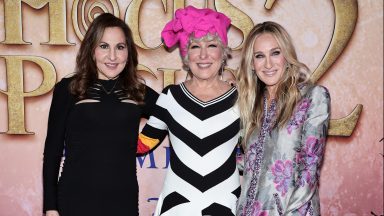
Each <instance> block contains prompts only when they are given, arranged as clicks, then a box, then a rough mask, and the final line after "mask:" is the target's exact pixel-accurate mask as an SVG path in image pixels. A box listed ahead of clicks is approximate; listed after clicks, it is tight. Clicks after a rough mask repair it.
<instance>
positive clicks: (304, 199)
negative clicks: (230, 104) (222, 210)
mask: <svg viewBox="0 0 384 216" xmlns="http://www.w3.org/2000/svg"><path fill="white" fill-rule="evenodd" d="M300 92H301V94H302V99H301V100H300V101H299V103H298V104H297V106H296V108H295V110H294V112H293V115H292V117H291V119H290V120H289V122H288V124H287V125H286V126H285V127H284V128H281V129H279V128H273V129H271V124H272V122H273V117H274V115H275V109H276V107H275V103H274V102H272V103H271V105H270V107H269V108H268V109H267V107H264V113H265V115H264V120H263V123H262V127H261V129H260V130H258V131H253V133H252V135H251V136H250V138H249V140H248V141H247V144H246V151H245V152H246V153H245V155H244V157H239V158H238V162H239V164H240V167H241V168H242V169H243V174H244V176H243V184H242V191H241V195H240V198H239V200H238V205H237V215H238V216H266V215H273V216H275V215H276V216H277V215H300V216H301V215H320V200H319V189H318V188H319V174H320V167H321V162H322V159H323V155H324V147H325V140H326V136H327V130H328V123H329V117H330V97H329V93H328V90H327V89H326V88H324V87H322V86H317V85H310V86H309V85H307V86H304V87H302V88H301V90H300ZM264 104H266V103H264Z"/></svg>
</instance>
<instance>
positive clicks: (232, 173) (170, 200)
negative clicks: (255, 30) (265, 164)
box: [142, 84, 240, 216]
mask: <svg viewBox="0 0 384 216" xmlns="http://www.w3.org/2000/svg"><path fill="white" fill-rule="evenodd" d="M236 97H237V92H236V88H235V87H233V88H231V89H230V90H229V91H227V92H226V93H225V94H223V95H221V96H219V97H217V98H215V99H213V100H210V101H208V102H203V101H201V100H199V99H198V98H196V97H194V96H193V95H192V94H191V93H190V92H189V91H188V90H187V88H186V87H185V86H184V84H180V85H172V86H168V87H167V88H165V89H164V90H163V92H162V94H161V95H160V97H159V99H158V100H157V103H156V108H155V110H154V111H153V114H152V116H151V117H150V119H149V120H148V122H147V125H146V126H145V127H144V129H143V131H142V134H144V135H145V136H147V137H150V138H154V139H159V140H160V141H162V140H163V139H164V138H165V136H166V135H169V139H170V143H171V146H172V148H171V157H170V166H169V169H168V171H167V174H166V178H165V181H164V186H163V189H162V192H161V194H160V196H159V201H158V205H157V208H156V212H155V216H156V215H162V216H169V215H172V216H189V215H190V216H199V215H211V216H226V215H234V214H235V210H236V201H237V199H238V197H239V195H240V180H239V173H238V170H237V168H236V150H235V149H236V144H237V141H238V137H239V113H238V111H237V109H236V108H235V107H234V102H235V100H236Z"/></svg>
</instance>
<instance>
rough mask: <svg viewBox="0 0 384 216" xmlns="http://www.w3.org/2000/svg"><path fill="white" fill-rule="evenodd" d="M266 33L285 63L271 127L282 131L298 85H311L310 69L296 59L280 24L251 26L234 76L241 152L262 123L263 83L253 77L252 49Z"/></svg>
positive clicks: (294, 100) (298, 94)
mask: <svg viewBox="0 0 384 216" xmlns="http://www.w3.org/2000/svg"><path fill="white" fill-rule="evenodd" d="M265 33H268V34H271V35H273V36H274V37H275V39H276V41H277V43H278V45H279V47H280V49H281V52H282V54H283V56H284V58H285V60H286V68H285V72H284V74H283V76H282V78H281V80H280V81H279V83H278V86H277V91H276V98H275V100H276V106H277V107H276V115H275V125H274V126H273V127H279V128H281V127H283V126H284V125H285V124H286V123H287V122H288V120H289V119H290V117H291V115H292V113H293V110H294V108H295V106H296V104H297V102H298V101H299V100H300V99H301V95H300V90H299V86H300V85H302V84H305V83H307V84H309V82H310V81H309V74H310V70H309V69H308V67H307V66H306V65H305V64H303V63H301V62H299V61H298V60H297V55H296V51H295V48H294V46H293V44H292V39H291V37H290V36H289V34H288V32H287V31H286V30H285V29H284V28H283V27H282V26H281V25H279V24H277V23H275V22H271V21H268V22H263V23H260V24H257V25H256V26H254V27H253V29H252V30H251V32H250V33H249V35H248V37H247V38H246V40H245V43H244V48H243V51H242V57H241V63H240V68H239V70H238V71H237V76H236V79H237V86H238V87H237V88H238V92H239V96H238V99H237V101H236V103H237V105H238V107H239V110H240V120H241V126H242V129H243V132H242V135H243V139H242V145H243V147H244V149H245V143H246V141H247V140H248V138H249V136H250V135H251V133H252V131H254V130H259V129H260V127H261V124H262V121H263V119H262V118H263V115H264V113H263V112H264V111H263V94H264V91H265V84H264V83H263V82H262V81H261V80H260V79H259V78H258V77H257V76H256V72H255V71H254V69H253V58H254V53H253V47H254V43H255V40H256V38H257V37H259V36H260V35H261V34H265Z"/></svg>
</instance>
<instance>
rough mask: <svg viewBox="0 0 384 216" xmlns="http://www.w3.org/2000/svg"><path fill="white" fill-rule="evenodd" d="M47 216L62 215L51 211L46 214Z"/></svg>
mask: <svg viewBox="0 0 384 216" xmlns="http://www.w3.org/2000/svg"><path fill="white" fill-rule="evenodd" d="M45 216H60V215H59V212H58V211H56V210H49V211H47V212H45Z"/></svg>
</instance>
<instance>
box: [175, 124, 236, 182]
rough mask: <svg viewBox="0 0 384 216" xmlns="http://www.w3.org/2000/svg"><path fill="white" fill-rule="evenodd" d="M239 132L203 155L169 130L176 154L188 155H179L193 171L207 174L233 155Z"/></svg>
mask: <svg viewBox="0 0 384 216" xmlns="http://www.w3.org/2000/svg"><path fill="white" fill-rule="evenodd" d="M238 135H239V133H238V134H237V135H236V136H234V137H233V138H231V139H230V140H228V141H227V142H225V143H222V144H220V145H219V146H218V147H216V148H214V149H212V150H211V151H210V152H209V153H207V154H205V155H204V156H203V157H202V156H200V155H199V154H197V153H196V152H195V151H194V150H193V149H191V148H190V147H189V146H188V145H187V144H185V143H184V142H183V141H181V140H180V139H179V138H178V137H176V136H175V135H174V134H172V132H171V131H170V132H169V138H170V141H171V143H172V147H173V150H174V151H175V153H176V155H178V156H179V155H188V157H183V156H181V157H179V159H180V160H181V162H183V163H184V164H185V165H186V166H188V167H189V168H190V169H192V170H193V171H195V172H197V173H199V174H200V175H201V176H205V175H207V174H209V173H211V172H212V171H214V170H216V169H217V168H219V167H220V166H222V165H223V163H224V162H225V161H227V159H228V158H229V157H230V156H231V154H232V152H233V150H234V148H235V145H236V143H237V140H238Z"/></svg>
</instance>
